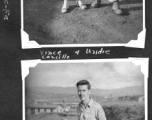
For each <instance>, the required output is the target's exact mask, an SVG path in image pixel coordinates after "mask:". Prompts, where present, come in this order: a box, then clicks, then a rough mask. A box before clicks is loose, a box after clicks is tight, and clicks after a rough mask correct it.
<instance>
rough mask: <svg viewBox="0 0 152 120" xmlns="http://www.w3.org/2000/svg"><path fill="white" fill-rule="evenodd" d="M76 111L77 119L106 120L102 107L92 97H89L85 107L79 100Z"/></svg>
mask: <svg viewBox="0 0 152 120" xmlns="http://www.w3.org/2000/svg"><path fill="white" fill-rule="evenodd" d="M77 112H78V120H106V117H105V113H104V110H103V108H102V107H101V105H100V104H99V103H97V102H95V101H94V100H92V99H90V101H89V103H88V105H87V106H86V107H84V106H83V105H82V103H81V102H80V103H79V104H78V107H77Z"/></svg>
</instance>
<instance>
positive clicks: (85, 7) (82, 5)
mask: <svg viewBox="0 0 152 120" xmlns="http://www.w3.org/2000/svg"><path fill="white" fill-rule="evenodd" d="M76 4H77V5H78V6H79V7H80V8H81V9H82V10H84V9H87V6H86V5H84V4H82V3H81V2H80V1H78V0H76Z"/></svg>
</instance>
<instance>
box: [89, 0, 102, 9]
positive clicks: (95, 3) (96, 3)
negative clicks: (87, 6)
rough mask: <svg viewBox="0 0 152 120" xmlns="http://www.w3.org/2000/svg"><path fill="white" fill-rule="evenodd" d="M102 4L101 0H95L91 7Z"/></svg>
mask: <svg viewBox="0 0 152 120" xmlns="http://www.w3.org/2000/svg"><path fill="white" fill-rule="evenodd" d="M100 4H101V0H95V1H94V2H93V3H92V4H91V8H97V7H99V5H100Z"/></svg>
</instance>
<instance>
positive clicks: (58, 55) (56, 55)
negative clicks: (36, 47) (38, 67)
mask: <svg viewBox="0 0 152 120" xmlns="http://www.w3.org/2000/svg"><path fill="white" fill-rule="evenodd" d="M40 54H41V58H42V59H44V60H47V59H70V56H69V55H68V54H63V53H62V51H46V50H40Z"/></svg>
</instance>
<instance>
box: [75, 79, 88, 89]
mask: <svg viewBox="0 0 152 120" xmlns="http://www.w3.org/2000/svg"><path fill="white" fill-rule="evenodd" d="M79 85H87V86H88V89H89V90H90V89H91V85H90V83H89V82H88V81H87V80H80V81H79V82H77V84H76V86H77V88H78V86H79Z"/></svg>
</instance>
